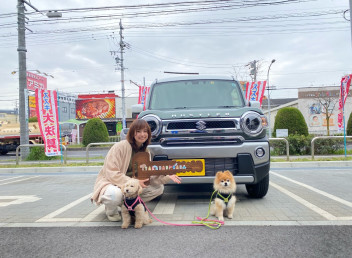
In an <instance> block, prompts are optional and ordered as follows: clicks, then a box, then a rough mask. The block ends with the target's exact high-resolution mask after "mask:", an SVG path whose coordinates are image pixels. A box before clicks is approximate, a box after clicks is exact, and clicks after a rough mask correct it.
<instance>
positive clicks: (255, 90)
mask: <svg viewBox="0 0 352 258" xmlns="http://www.w3.org/2000/svg"><path fill="white" fill-rule="evenodd" d="M265 86H266V81H259V82H252V83H250V82H247V85H246V100H247V101H259V102H260V106H261V105H262V101H263V96H264V91H265Z"/></svg>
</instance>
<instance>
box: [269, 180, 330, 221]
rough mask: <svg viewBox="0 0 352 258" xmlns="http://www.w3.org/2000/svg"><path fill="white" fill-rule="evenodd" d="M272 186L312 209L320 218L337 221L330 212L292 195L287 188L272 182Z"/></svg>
mask: <svg viewBox="0 0 352 258" xmlns="http://www.w3.org/2000/svg"><path fill="white" fill-rule="evenodd" d="M270 185H271V186H273V187H274V188H276V189H277V190H279V191H280V192H282V193H284V194H286V195H288V196H289V197H291V198H292V199H294V200H296V201H297V202H299V203H300V204H302V205H304V206H306V207H307V208H309V209H311V210H312V211H314V212H316V213H318V214H319V215H320V216H322V217H324V218H326V219H327V220H336V217H335V216H334V215H332V214H330V213H329V212H327V211H325V210H323V209H321V208H319V207H318V206H316V205H314V204H312V203H310V202H308V201H306V200H305V199H303V198H301V197H299V196H298V195H295V194H294V193H291V192H290V191H288V190H286V189H285V188H283V187H281V186H279V185H277V184H275V183H272V182H270Z"/></svg>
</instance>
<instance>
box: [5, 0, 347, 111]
mask: <svg viewBox="0 0 352 258" xmlns="http://www.w3.org/2000/svg"><path fill="white" fill-rule="evenodd" d="M1 2H2V3H1V9H0V58H1V61H0V78H1V84H0V90H1V95H0V109H8V110H9V109H10V110H13V109H15V108H16V106H18V105H19V103H18V99H19V97H18V95H19V86H18V84H19V82H18V53H17V47H18V34H17V1H16V0H12V1H5V0H1ZM27 2H28V3H30V4H31V5H32V6H33V7H35V8H36V9H37V10H38V11H39V12H38V11H35V10H34V9H32V8H31V7H30V6H29V5H27V4H26V9H27V11H26V20H27V24H26V28H27V31H26V48H27V56H26V57H27V71H31V72H33V73H38V72H39V74H40V75H42V76H46V77H47V81H48V89H51V90H58V91H59V92H64V93H70V94H88V93H91V94H94V93H107V92H108V91H115V93H116V94H117V95H121V70H120V64H121V62H120V61H119V63H118V64H117V63H116V59H117V60H120V59H121V55H120V44H119V43H120V34H119V33H120V31H119V30H120V26H119V22H120V20H121V23H122V26H123V28H124V29H123V31H122V35H123V37H124V38H123V42H124V45H125V47H124V51H123V52H124V53H123V64H124V67H125V70H124V82H125V83H124V86H125V96H126V97H132V96H138V87H137V86H136V84H137V85H143V84H145V85H146V86H150V85H151V84H152V83H153V82H154V81H155V80H156V79H161V78H166V77H174V76H177V75H174V74H170V73H165V72H176V73H199V74H201V75H225V76H233V77H234V78H236V79H238V80H240V81H251V80H252V79H253V78H252V76H250V67H249V65H248V64H249V63H250V62H252V61H254V60H256V61H257V64H258V71H257V76H256V77H257V80H259V81H261V80H267V79H268V78H267V77H268V74H269V85H270V86H271V87H272V88H274V89H273V90H271V91H270V92H271V93H270V97H271V98H295V97H297V92H298V91H297V89H298V88H302V87H324V86H338V85H339V84H340V81H341V78H342V77H343V76H344V75H346V74H350V73H352V65H351V60H352V58H351V50H352V47H351V46H352V44H351V42H352V41H351V27H350V21H349V18H350V15H349V1H347V0H290V1H288V0H247V1H243V0H241V1H240V0H183V1H180V0H164V1H162V0H158V1H148V0H143V1H142V0H139V1H136V0H126V1H125V0H123V1H121V0H119V1H106V0H104V1H103V0H95V1H92V0H89V1H87V0H84V1H83V0H61V1H46V0H27ZM49 10H50V11H58V12H60V13H62V17H61V18H48V17H47V16H46V14H47V12H48V11H49ZM273 59H275V62H274V63H272V65H271V66H270V64H271V62H272V60H273ZM269 66H270V70H269ZM44 73H45V74H47V75H44ZM265 95H267V94H265Z"/></svg>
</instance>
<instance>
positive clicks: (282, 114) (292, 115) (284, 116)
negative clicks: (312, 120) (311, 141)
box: [273, 107, 308, 137]
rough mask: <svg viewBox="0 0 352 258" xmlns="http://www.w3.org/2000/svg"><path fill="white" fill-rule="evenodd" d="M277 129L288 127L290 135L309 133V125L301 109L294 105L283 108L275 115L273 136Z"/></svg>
mask: <svg viewBox="0 0 352 258" xmlns="http://www.w3.org/2000/svg"><path fill="white" fill-rule="evenodd" d="M276 129H288V134H289V135H305V136H307V135H308V126H307V123H306V121H305V120H304V117H303V115H302V113H301V111H299V110H298V108H294V107H285V108H281V109H280V110H279V111H278V112H277V115H276V117H275V123H274V132H273V136H274V137H276Z"/></svg>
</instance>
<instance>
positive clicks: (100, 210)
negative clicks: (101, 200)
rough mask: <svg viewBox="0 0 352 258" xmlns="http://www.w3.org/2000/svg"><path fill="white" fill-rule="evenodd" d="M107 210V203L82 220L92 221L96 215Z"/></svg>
mask: <svg viewBox="0 0 352 258" xmlns="http://www.w3.org/2000/svg"><path fill="white" fill-rule="evenodd" d="M104 211H105V205H103V204H102V205H100V206H99V207H98V208H97V209H95V210H94V211H92V212H91V213H89V214H88V215H87V216H85V217H84V218H83V219H81V221H92V220H93V219H94V218H95V217H96V216H98V215H100V214H101V213H103V212H104Z"/></svg>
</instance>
